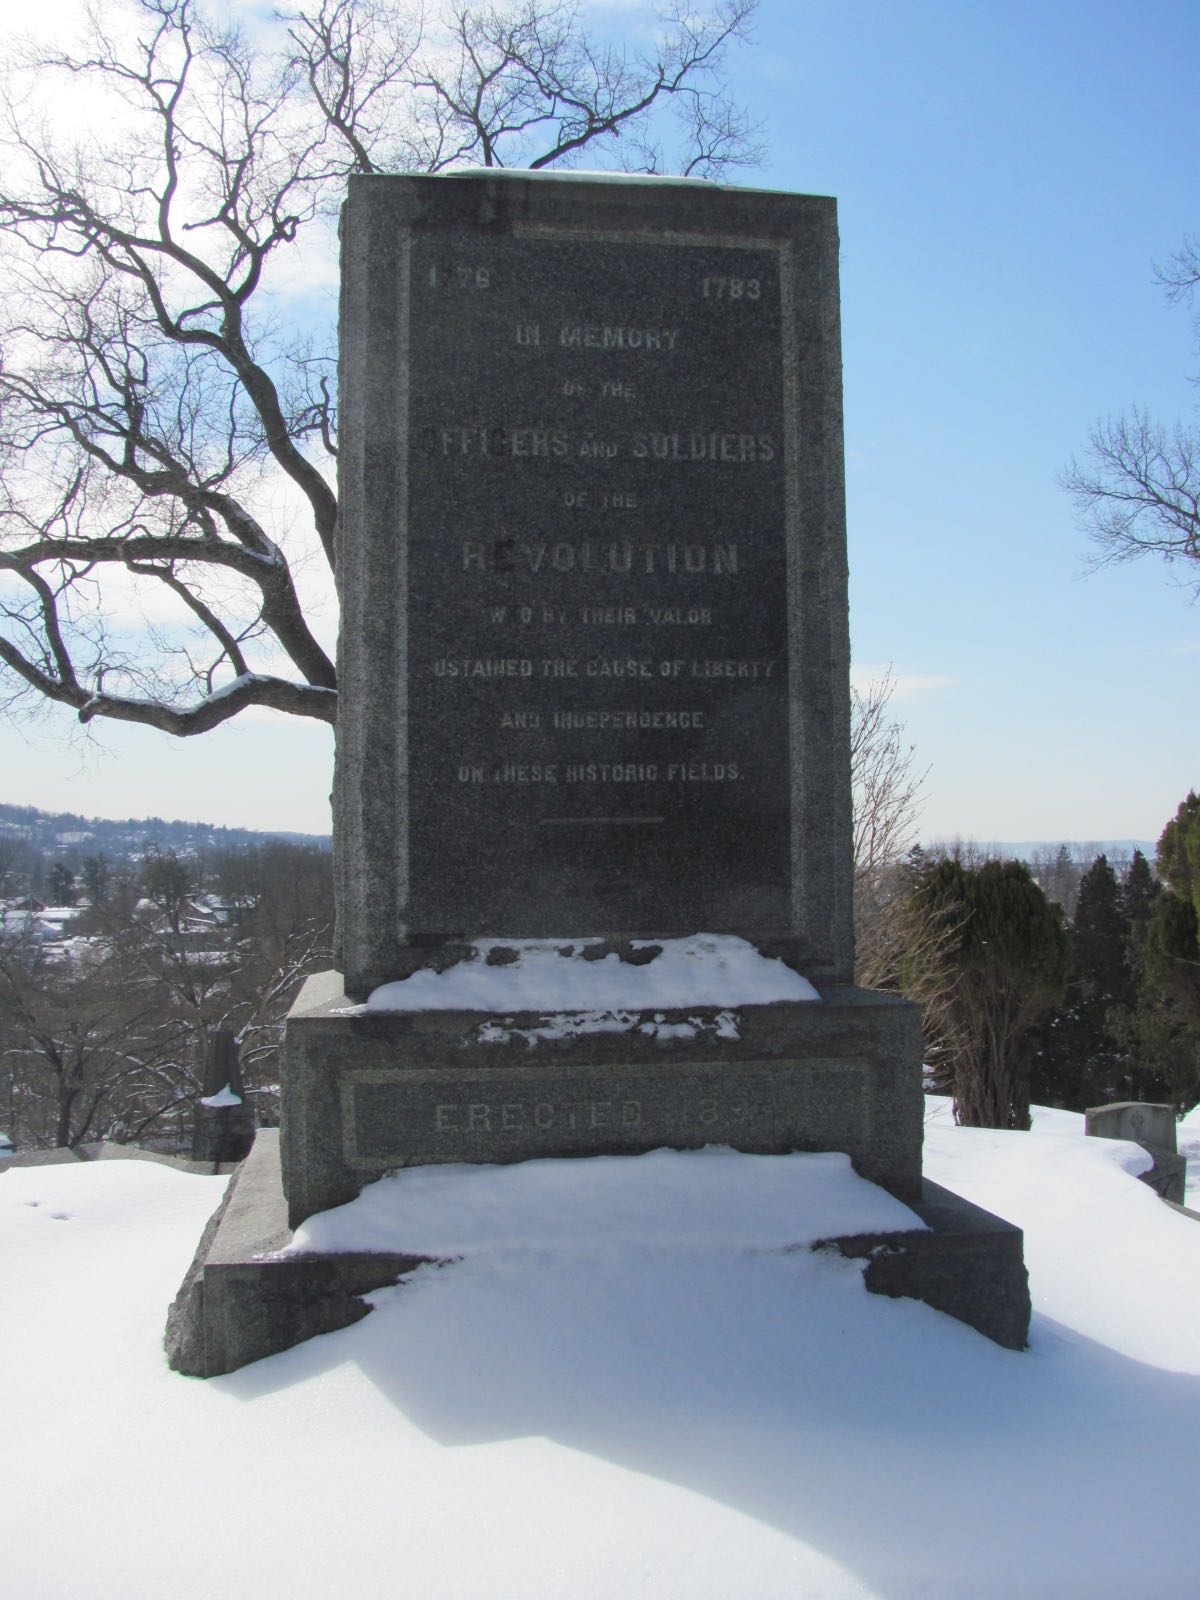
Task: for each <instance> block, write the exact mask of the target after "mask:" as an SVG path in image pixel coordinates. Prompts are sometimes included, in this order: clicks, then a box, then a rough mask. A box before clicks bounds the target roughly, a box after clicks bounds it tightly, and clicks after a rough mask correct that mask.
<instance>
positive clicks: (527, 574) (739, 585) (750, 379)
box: [407, 233, 790, 934]
mask: <svg viewBox="0 0 1200 1600" xmlns="http://www.w3.org/2000/svg"><path fill="white" fill-rule="evenodd" d="M409 319H410V327H409V343H410V358H409V359H410V374H409V393H410V396H411V404H412V412H411V415H410V419H409V433H408V437H409V441H410V443H409V452H410V453H409V474H408V481H409V508H408V526H409V529H410V535H409V549H408V557H407V560H408V574H409V593H410V596H411V597H412V600H411V603H410V608H409V616H408V619H407V632H408V640H409V645H408V651H409V654H408V676H409V683H410V686H411V689H410V702H409V703H410V720H409V747H408V761H409V805H410V825H409V840H410V849H411V850H412V851H413V852H415V854H416V855H417V856H418V857H420V858H421V859H422V862H428V863H429V864H432V863H433V862H434V861H435V860H436V868H437V870H436V873H414V875H413V876H414V880H416V881H421V882H434V881H436V882H437V883H438V886H439V895H438V903H437V905H436V906H435V905H432V904H431V905H430V906H429V907H427V908H423V907H422V906H421V905H420V904H416V905H413V906H412V907H410V908H408V910H409V921H410V925H411V926H413V927H414V929H416V930H418V931H419V930H420V929H421V927H422V926H423V925H424V924H428V925H429V926H430V927H433V926H435V925H445V923H446V922H447V921H450V922H453V920H454V914H455V908H456V907H458V906H460V905H461V908H462V919H463V926H464V928H468V929H469V931H472V932H489V931H491V932H501V933H522V932H523V933H542V932H544V933H554V934H558V933H563V934H565V933H570V932H581V931H588V930H591V929H595V928H607V929H614V930H615V929H618V928H624V929H634V928H643V929H654V930H657V931H669V930H671V929H675V930H680V931H682V930H695V929H699V928H709V929H713V930H720V929H733V930H736V929H738V928H740V927H745V926H748V925H749V924H751V923H753V924H754V925H755V926H756V927H757V928H759V929H760V930H764V929H767V928H769V927H771V926H772V925H778V926H780V927H783V926H786V924H787V918H788V913H787V897H788V890H789V883H788V877H789V872H790V855H789V832H788V828H789V818H788V803H789V788H788V760H789V752H788V736H789V734H788V717H787V704H788V691H789V685H788V681H787V679H788V666H787V615H786V596H787V570H786V538H785V531H786V530H785V517H786V501H785V493H784V467H785V456H786V451H785V439H786V433H787V427H786V420H785V417H784V410H783V377H782V373H783V360H784V352H783V311H782V306H781V285H780V265H779V260H778V257H777V255H776V253H775V252H774V251H773V250H772V249H770V248H768V247H758V248H744V247H741V246H738V247H734V246H726V245H721V244H720V243H713V244H697V243H687V242H670V241H658V242H655V241H651V240H650V239H647V241H646V242H644V243H642V242H637V241H632V242H631V241H628V240H626V241H620V242H618V241H615V240H614V241H607V240H595V239H592V240H585V239H580V238H575V237H566V238H563V239H561V240H558V239H554V238H548V237H538V238H524V237H521V236H520V235H507V234H502V233H498V234H497V235H495V236H494V237H490V238H487V239H484V240H481V239H472V240H470V241H469V247H463V246H461V245H460V244H458V243H456V242H455V240H454V239H453V238H452V237H450V236H446V237H443V236H438V235H420V236H418V237H417V238H416V239H415V241H414V245H413V250H412V265H411V271H410V284H409ZM414 691H415V692H414ZM630 824H634V826H630ZM481 916H482V918H483V922H482V924H481V922H480V917H481Z"/></svg>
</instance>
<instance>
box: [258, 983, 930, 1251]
mask: <svg viewBox="0 0 1200 1600" xmlns="http://www.w3.org/2000/svg"><path fill="white" fill-rule="evenodd" d="M923 1116H924V1099H923V1096H922V1091H921V1035H920V1015H919V1012H918V1009H917V1007H916V1006H914V1005H912V1004H911V1003H909V1002H908V1001H906V1000H900V999H897V998H895V997H894V996H891V995H883V994H878V993H875V992H874V991H871V990H865V989H855V988H850V987H846V988H833V989H829V990H827V991H826V992H825V994H824V996H823V998H822V999H821V1000H820V1001H812V1002H804V1001H783V1002H776V1003H772V1004H767V1005H743V1006H736V1007H726V1008H720V1009H719V1008H717V1007H713V1006H706V1007H701V1006H691V1007H687V1008H684V1009H669V1010H661V1011H620V1012H606V1013H595V1012H589V1013H579V1012H571V1013H566V1014H560V1015H544V1014H536V1013H530V1012H522V1013H516V1014H497V1013H489V1012H480V1011H369V1010H367V1009H366V1008H365V1007H363V1006H356V1005H355V1004H354V1003H353V1002H352V1001H351V1000H349V999H348V998H347V997H346V994H345V991H344V989H343V987H342V981H341V976H340V974H338V973H336V972H325V973H319V974H317V975H316V976H314V977H312V978H310V979H309V980H308V981H307V983H306V984H305V985H304V987H303V988H302V989H301V991H300V993H299V995H298V996H297V999H296V1001H295V1003H294V1005H293V1006H292V1009H291V1011H290V1013H289V1015H288V1020H287V1029H286V1034H285V1076H284V1089H283V1117H282V1152H283V1185H284V1191H285V1193H286V1195H287V1202H288V1221H289V1223H290V1225H291V1226H292V1227H296V1226H298V1225H299V1224H300V1223H301V1222H303V1221H304V1219H305V1218H306V1217H309V1216H311V1215H312V1214H313V1213H314V1212H316V1211H326V1210H328V1209H329V1208H330V1207H331V1206H336V1205H343V1204H344V1203H345V1202H346V1201H348V1200H352V1199H353V1198H354V1196H355V1195H357V1194H358V1193H359V1191H360V1190H361V1189H362V1187H363V1185H364V1184H367V1183H370V1182H371V1181H372V1180H373V1179H375V1178H378V1177H382V1175H383V1174H384V1173H386V1172H393V1171H395V1170H397V1169H398V1168H400V1167H410V1166H427V1165H430V1164H432V1163H439V1162H449V1161H468V1162H471V1161H478V1162H509V1161H528V1160H532V1159H535V1158H539V1157H557V1156H596V1155H638V1154H641V1153H643V1152H644V1151H647V1150H655V1149H660V1148H662V1147H664V1146H666V1147H669V1148H671V1149H676V1150H691V1149H699V1148H701V1147H702V1146H704V1145H709V1144H716V1145H729V1146H731V1147H732V1148H733V1149H735V1150H742V1151H745V1152H747V1153H750V1154H758V1155H781V1154H785V1153H787V1152H789V1151H799V1150H840V1151H842V1152H844V1153H845V1154H846V1155H848V1156H849V1157H850V1159H851V1161H852V1162H853V1164H854V1167H855V1169H856V1171H857V1172H858V1173H859V1175H860V1176H861V1177H863V1178H866V1179H868V1180H869V1181H870V1182H872V1183H877V1184H879V1185H881V1186H882V1187H883V1188H885V1189H887V1190H888V1191H889V1192H890V1193H892V1194H894V1195H895V1196H896V1197H897V1198H898V1199H900V1200H904V1201H908V1202H911V1201H916V1200H918V1199H919V1198H920V1193H921V1142H922V1132H923Z"/></svg>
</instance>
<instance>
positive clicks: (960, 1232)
mask: <svg viewBox="0 0 1200 1600" xmlns="http://www.w3.org/2000/svg"><path fill="white" fill-rule="evenodd" d="M913 1209H914V1210H915V1211H916V1212H917V1213H918V1215H919V1216H920V1217H921V1219H922V1221H923V1222H925V1223H926V1225H927V1227H928V1229H929V1231H928V1232H922V1231H912V1232H905V1231H897V1232H889V1233H881V1234H862V1235H855V1236H853V1237H847V1238H839V1239H826V1240H822V1241H821V1242H820V1243H819V1244H817V1245H815V1246H813V1247H812V1248H814V1249H826V1250H830V1249H832V1250H839V1251H840V1252H841V1253H842V1255H844V1256H847V1257H851V1258H855V1259H865V1260H866V1261H867V1266H866V1269H865V1271H864V1274H863V1277H864V1282H865V1284H866V1287H867V1289H868V1290H870V1291H871V1292H872V1293H874V1294H884V1295H888V1296H890V1297H893V1298H895V1297H898V1296H905V1297H908V1298H912V1299H918V1300H924V1301H925V1302H926V1303H927V1304H929V1305H931V1306H933V1307H934V1308H935V1309H936V1310H939V1311H943V1312H945V1313H946V1314H947V1315H949V1316H952V1317H956V1318H958V1320H959V1321H962V1322H965V1323H968V1324H969V1325H970V1326H971V1327H972V1328H975V1329H977V1330H978V1332H980V1333H982V1334H984V1335H985V1336H986V1337H987V1338H989V1339H992V1340H994V1341H995V1342H996V1343H997V1344H1001V1345H1004V1346H1005V1347H1006V1348H1008V1349H1010V1350H1019V1349H1022V1348H1023V1347H1024V1345H1025V1340H1026V1332H1027V1329H1028V1325H1029V1290H1028V1286H1027V1282H1026V1275H1025V1268H1024V1265H1023V1264H1022V1235H1021V1230H1020V1229H1019V1228H1014V1227H1013V1226H1012V1225H1011V1224H1010V1223H1007V1222H1002V1221H1001V1220H1000V1219H999V1218H998V1217H994V1216H992V1215H991V1214H990V1213H989V1212H986V1211H982V1210H980V1208H979V1207H978V1206H974V1205H971V1204H970V1203H969V1202H968V1201H966V1200H963V1199H961V1198H960V1197H959V1196H958V1195H954V1194H951V1193H950V1192H949V1191H948V1190H946V1189H942V1188H940V1187H939V1186H938V1185H937V1184H933V1183H929V1182H925V1183H924V1184H923V1185H922V1186H921V1192H920V1197H919V1198H918V1199H917V1200H916V1201H915V1203H914V1204H913ZM290 1241H291V1231H290V1229H289V1228H288V1226H287V1217H286V1204H285V1201H284V1196H283V1184H282V1177H281V1171H280V1162H279V1137H278V1134H277V1133H276V1132H275V1131H274V1130H267V1131H264V1132H260V1134H259V1136H258V1139H257V1141H256V1142H255V1145H254V1148H253V1150H252V1151H251V1153H250V1155H249V1156H248V1158H247V1159H246V1161H245V1162H244V1163H243V1164H242V1166H241V1167H240V1168H239V1170H238V1172H237V1173H236V1174H235V1176H234V1178H233V1180H232V1182H231V1183H230V1187H229V1192H228V1194H227V1196H226V1199H225V1201H224V1203H223V1204H222V1206H221V1207H220V1209H219V1210H218V1211H217V1213H216V1214H215V1215H214V1217H213V1218H212V1220H211V1221H210V1223H209V1224H208V1227H207V1228H206V1229H205V1231H204V1235H203V1237H202V1238H201V1241H200V1245H199V1248H198V1249H197V1252H196V1257H195V1260H194V1261H193V1263H192V1266H191V1268H190V1269H189V1271H188V1274H187V1276H186V1278H185V1279H184V1282H183V1285H182V1287H181V1289H180V1291H179V1294H178V1295H177V1296H176V1299H175V1301H174V1303H173V1305H172V1306H171V1310H170V1314H169V1316H168V1320H167V1335H166V1347H167V1359H168V1361H169V1363H170V1365H171V1366H172V1367H173V1368H174V1370H175V1371H176V1372H182V1373H186V1374H187V1375H188V1376H190V1377H199V1378H211V1377H216V1376H219V1375H220V1374H222V1373H226V1372H233V1371H236V1370H237V1368H239V1367H243V1366H246V1365H248V1364H249V1363H250V1362H252V1361H257V1360H259V1359H261V1358H262V1357H263V1356H268V1355H274V1354H276V1353H277V1352H278V1351H281V1350H288V1349H290V1348H291V1347H292V1346H293V1345H297V1344H301V1343H303V1342H304V1340H306V1339H310V1338H312V1337H313V1336H314V1335H315V1334H318V1333H331V1332H333V1331H335V1330H336V1329H338V1328H345V1327H349V1326H350V1324H352V1323H354V1322H357V1321H359V1320H360V1319H361V1318H362V1317H365V1316H366V1315H367V1313H368V1312H369V1311H370V1309H371V1308H370V1306H369V1305H368V1304H367V1302H366V1300H365V1299H364V1298H363V1296H365V1295H367V1294H369V1293H370V1292H371V1291H372V1290H373V1289H379V1288H383V1287H384V1286H385V1285H390V1284H395V1283H398V1282H400V1280H401V1279H402V1278H404V1277H405V1276H406V1275H407V1274H409V1273H411V1272H413V1271H414V1270H415V1269H416V1268H417V1267H418V1266H421V1265H423V1264H425V1263H427V1262H429V1261H431V1260H433V1259H434V1258H432V1257H430V1256H427V1255H414V1254H403V1253H383V1252H377V1253H369V1252H354V1253H346V1254H339V1255H329V1254H325V1255H321V1254H316V1253H313V1254H304V1255H284V1254H282V1253H281V1252H282V1251H283V1250H284V1248H285V1247H286V1246H287V1245H288V1244H289V1243H290ZM804 1248H808V1247H807V1246H805V1247H804Z"/></svg>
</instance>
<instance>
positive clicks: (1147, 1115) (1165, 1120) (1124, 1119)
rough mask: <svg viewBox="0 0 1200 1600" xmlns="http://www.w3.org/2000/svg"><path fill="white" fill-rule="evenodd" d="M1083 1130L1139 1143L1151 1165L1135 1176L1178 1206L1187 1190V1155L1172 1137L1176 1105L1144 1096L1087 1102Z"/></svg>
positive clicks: (1099, 1137)
mask: <svg viewBox="0 0 1200 1600" xmlns="http://www.w3.org/2000/svg"><path fill="white" fill-rule="evenodd" d="M1083 1127H1084V1132H1085V1133H1088V1134H1091V1135H1092V1136H1093V1137H1095V1138H1098V1139H1127V1140H1129V1142H1130V1143H1131V1144H1140V1145H1141V1147H1142V1149H1143V1150H1145V1151H1146V1152H1147V1153H1148V1154H1149V1155H1151V1156H1152V1157H1153V1158H1154V1165H1153V1166H1152V1167H1151V1168H1150V1170H1149V1171H1148V1172H1140V1173H1139V1174H1138V1177H1139V1178H1140V1179H1141V1180H1142V1182H1143V1183H1145V1184H1148V1185H1149V1187H1150V1188H1151V1189H1153V1190H1154V1192H1155V1193H1156V1194H1157V1195H1159V1196H1161V1198H1162V1199H1164V1200H1169V1201H1170V1202H1171V1203H1172V1205H1177V1206H1181V1205H1182V1204H1183V1201H1184V1196H1185V1194H1186V1192H1187V1157H1186V1156H1181V1155H1180V1154H1179V1147H1178V1143H1177V1141H1176V1137H1175V1107H1174V1106H1173V1105H1163V1104H1160V1103H1152V1102H1149V1101H1145V1100H1116V1101H1113V1102H1112V1104H1110V1105H1106V1106H1089V1107H1088V1108H1087V1110H1086V1111H1085V1112H1084V1124H1083Z"/></svg>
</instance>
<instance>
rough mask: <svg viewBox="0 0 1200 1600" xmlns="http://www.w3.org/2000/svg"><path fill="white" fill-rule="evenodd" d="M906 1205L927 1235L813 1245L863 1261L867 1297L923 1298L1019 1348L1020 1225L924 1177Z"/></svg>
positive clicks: (1025, 1303) (1024, 1292) (1024, 1320)
mask: <svg viewBox="0 0 1200 1600" xmlns="http://www.w3.org/2000/svg"><path fill="white" fill-rule="evenodd" d="M910 1204H911V1205H912V1209H913V1210H914V1211H915V1212H916V1213H917V1215H918V1216H919V1217H920V1219H921V1221H922V1222H924V1223H925V1225H926V1227H927V1228H928V1229H929V1232H927V1233H921V1232H915V1231H914V1232H906V1231H896V1232H892V1233H872V1234H855V1235H853V1236H851V1237H849V1238H844V1239H832V1240H823V1241H822V1243H821V1244H820V1245H818V1246H817V1248H818V1249H837V1250H839V1251H840V1252H841V1254H842V1255H844V1256H848V1257H850V1258H851V1259H856V1260H865V1261H866V1262H867V1267H866V1271H865V1272H864V1274H863V1276H864V1279H865V1282H866V1285H867V1288H868V1289H869V1290H870V1291H871V1293H872V1294H885V1295H888V1296H890V1297H891V1298H893V1299H895V1298H899V1297H906V1298H909V1299H913V1300H923V1301H925V1303H926V1304H927V1305H930V1306H932V1307H933V1308H934V1310H935V1311H944V1312H945V1313H946V1315H947V1316H950V1317H956V1318H957V1319H958V1321H959V1322H965V1323H967V1324H969V1325H970V1326H971V1327H972V1328H974V1329H976V1331H977V1332H979V1333H982V1334H984V1335H985V1336H986V1337H987V1338H989V1339H992V1340H994V1341H995V1343H996V1344H1001V1345H1004V1346H1005V1348H1006V1349H1009V1350H1024V1348H1025V1346H1026V1344H1027V1343H1028V1339H1029V1317H1030V1310H1031V1307H1030V1300H1029V1275H1028V1273H1027V1272H1026V1271H1025V1261H1024V1235H1023V1233H1022V1231H1021V1229H1020V1228H1017V1227H1014V1226H1013V1224H1012V1223H1011V1222H1005V1221H1004V1220H1003V1219H1002V1218H1000V1217H997V1216H993V1215H992V1213H991V1212H990V1211H984V1210H983V1208H982V1207H981V1206H977V1205H973V1204H972V1203H971V1202H970V1201H969V1200H964V1199H963V1198H962V1196H961V1195H957V1194H954V1193H952V1192H951V1191H950V1190H949V1189H943V1188H942V1186H941V1185H940V1184H937V1183H932V1182H930V1180H929V1179H928V1178H926V1179H925V1180H924V1182H923V1184H922V1186H921V1193H920V1196H919V1198H918V1199H916V1200H914V1201H912V1202H910Z"/></svg>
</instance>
